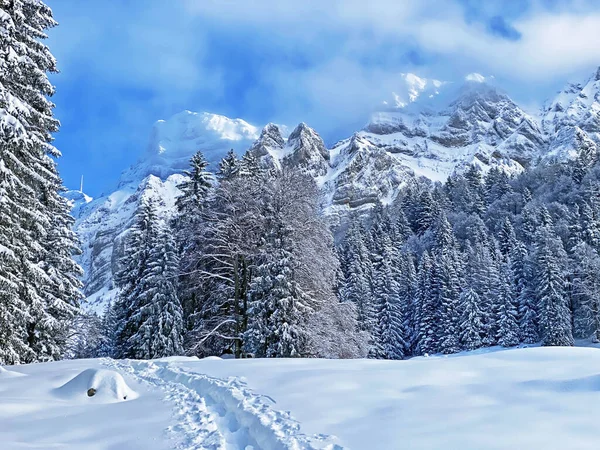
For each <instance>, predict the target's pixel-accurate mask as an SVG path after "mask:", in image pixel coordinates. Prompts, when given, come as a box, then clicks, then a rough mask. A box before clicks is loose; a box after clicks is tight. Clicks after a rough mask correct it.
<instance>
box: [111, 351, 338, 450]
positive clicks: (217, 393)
mask: <svg viewBox="0 0 600 450" xmlns="http://www.w3.org/2000/svg"><path fill="white" fill-rule="evenodd" d="M105 365H107V366H109V367H111V368H113V369H116V370H118V371H121V372H123V373H128V374H129V375H131V376H133V377H134V378H136V379H138V380H139V381H141V382H142V383H146V384H149V385H151V386H153V387H156V388H159V389H161V390H163V391H164V392H165V399H166V400H167V401H168V402H170V403H172V404H174V405H175V410H174V417H173V423H174V425H171V426H170V427H169V428H168V429H167V433H168V434H169V437H170V439H171V440H172V441H173V442H175V445H176V448H177V449H181V450H234V449H242V450H288V449H289V450H304V449H322V450H341V449H342V447H340V446H339V445H336V444H334V443H332V441H334V440H335V438H334V437H332V436H326V435H318V436H312V437H310V436H306V435H304V434H302V432H301V431H300V425H299V423H298V422H297V421H295V420H294V419H293V418H292V417H291V415H290V413H288V412H281V411H276V410H274V409H272V408H271V406H270V404H268V402H269V401H270V402H272V400H271V399H269V398H268V397H265V396H261V395H257V394H255V393H253V392H252V391H251V390H250V389H248V388H247V387H246V386H245V384H244V383H243V382H241V381H240V380H238V379H236V378H230V379H228V380H223V379H220V378H213V377H209V376H207V375H204V374H201V373H196V372H188V371H185V370H183V369H182V368H180V367H178V366H177V365H175V364H172V363H169V362H164V361H128V360H126V361H116V360H111V359H106V360H105Z"/></svg>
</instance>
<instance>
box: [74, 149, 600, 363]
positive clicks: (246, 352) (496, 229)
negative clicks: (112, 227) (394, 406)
mask: <svg viewBox="0 0 600 450" xmlns="http://www.w3.org/2000/svg"><path fill="white" fill-rule="evenodd" d="M206 169H207V163H206V161H205V160H204V158H203V156H202V154H201V153H198V154H196V155H195V156H194V157H193V158H192V161H191V169H190V171H189V172H188V173H187V176H188V178H187V181H186V182H185V183H183V184H182V185H181V186H180V189H181V191H182V196H181V197H179V198H178V200H177V209H178V213H177V215H176V217H175V218H174V219H173V220H170V221H168V222H165V220H164V218H161V217H159V214H158V213H157V211H156V205H153V204H152V202H148V203H144V204H142V206H141V208H140V210H139V212H138V215H137V219H136V224H135V226H134V227H133V229H132V230H131V231H130V233H129V235H128V236H127V238H126V251H125V253H124V254H125V256H124V258H123V259H122V261H121V262H120V267H121V270H120V271H119V273H118V274H117V276H116V281H117V283H118V285H119V287H120V296H119V299H118V301H117V302H116V303H115V304H114V305H111V307H110V308H109V310H108V311H107V313H106V314H105V317H104V318H103V319H102V320H100V319H96V322H95V325H94V326H92V327H91V329H92V331H93V330H96V331H95V332H92V333H91V334H97V335H98V336H99V338H98V339H96V341H95V344H94V345H93V346H92V347H90V346H89V345H88V346H86V349H85V352H84V353H85V354H86V355H88V356H96V355H110V356H114V357H119V358H125V357H130V358H153V357H158V356H166V355H171V354H179V353H182V352H185V353H188V354H195V355H200V356H204V355H221V354H223V353H230V354H232V355H234V356H235V357H244V356H255V357H332V358H341V357H348V358H351V357H363V356H369V357H372V358H383V359H403V358H407V357H410V356H414V355H424V354H432V353H455V352H459V351H462V350H474V349H477V348H481V347H488V346H493V345H501V346H505V347H511V346H517V345H519V344H536V343H542V344H543V345H573V343H574V340H575V339H577V338H580V339H591V340H593V341H597V340H599V339H600V307H599V306H600V305H599V302H600V277H599V276H598V273H600V272H599V269H600V256H599V253H598V252H599V251H600V165H598V163H597V157H596V155H595V153H593V152H589V151H583V152H582V153H581V156H580V157H579V158H578V159H577V160H575V161H571V162H570V163H568V164H558V163H557V164H540V165H538V166H537V167H536V168H533V169H531V170H528V171H525V172H524V173H522V174H519V175H517V176H514V177H511V176H509V175H508V174H507V173H506V172H504V171H502V170H500V169H495V168H493V169H491V170H489V171H488V172H487V173H485V174H484V173H483V172H482V171H481V170H480V169H478V168H477V167H476V166H471V167H469V168H468V169H467V170H466V171H465V172H464V174H456V175H453V176H452V177H450V178H449V179H448V181H447V182H446V183H444V184H441V183H432V182H430V181H427V180H424V179H419V180H413V182H411V183H410V184H409V185H407V186H406V187H405V188H404V189H402V190H401V192H400V193H399V195H398V197H397V198H396V199H395V200H394V201H393V203H392V204H390V205H386V206H384V205H381V204H378V205H377V206H376V207H375V208H372V209H371V210H370V211H368V212H362V213H361V212H355V213H354V214H352V215H351V216H350V217H349V218H348V221H347V228H346V229H345V230H343V231H344V232H343V233H341V232H340V234H341V235H342V236H341V238H340V239H339V242H338V245H337V248H335V247H334V244H333V237H332V233H331V231H330V229H329V227H328V225H327V223H326V221H325V219H324V218H323V217H321V215H320V212H319V207H318V204H319V191H318V189H317V186H316V185H315V182H314V180H313V179H312V178H311V177H310V176H308V175H305V174H303V173H300V172H298V171H295V170H293V169H292V168H289V167H281V168H272V169H270V170H266V169H264V168H263V167H262V166H261V164H260V161H259V160H257V159H256V158H255V157H254V156H253V155H252V153H251V152H248V153H246V154H245V155H244V157H243V158H242V159H241V160H238V159H237V157H236V156H235V154H234V153H233V152H230V153H229V154H228V155H227V156H226V157H225V158H224V159H223V160H222V162H221V164H220V167H219V170H218V172H217V175H216V179H214V178H213V175H211V174H210V173H208V172H207V170H206ZM340 231H341V230H340ZM88 328H89V327H88ZM90 348H92V350H90ZM79 354H80V355H81V352H80V353H79Z"/></svg>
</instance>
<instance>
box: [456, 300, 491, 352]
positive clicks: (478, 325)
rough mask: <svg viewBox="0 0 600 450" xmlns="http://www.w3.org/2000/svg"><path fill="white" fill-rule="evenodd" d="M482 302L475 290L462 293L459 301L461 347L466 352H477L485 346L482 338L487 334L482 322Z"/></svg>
mask: <svg viewBox="0 0 600 450" xmlns="http://www.w3.org/2000/svg"><path fill="white" fill-rule="evenodd" d="M480 302H481V300H480V299H479V296H478V295H477V292H475V291H474V290H473V289H466V290H464V291H463V292H461V295H460V299H459V308H458V309H459V311H460V325H459V334H460V346H461V348H462V349H464V350H476V349H478V348H480V347H481V346H482V345H483V341H482V339H481V337H482V336H483V334H484V332H485V328H484V326H483V322H482V320H481V310H480V309H479V304H480Z"/></svg>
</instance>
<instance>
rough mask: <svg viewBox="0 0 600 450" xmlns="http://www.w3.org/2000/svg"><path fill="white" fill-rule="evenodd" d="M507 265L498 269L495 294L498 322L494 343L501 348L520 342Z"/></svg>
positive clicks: (517, 319)
mask: <svg viewBox="0 0 600 450" xmlns="http://www.w3.org/2000/svg"><path fill="white" fill-rule="evenodd" d="M509 264H510V263H507V264H504V265H503V266H502V267H501V268H500V277H499V280H498V281H499V283H498V286H497V289H496V293H495V294H496V295H495V296H496V304H497V311H496V317H497V321H498V326H497V331H496V341H497V342H498V345H501V346H503V347H514V346H515V345H518V344H519V341H520V336H519V318H518V311H517V305H516V301H515V296H514V291H513V285H512V283H511V273H510V272H509V267H510V266H509Z"/></svg>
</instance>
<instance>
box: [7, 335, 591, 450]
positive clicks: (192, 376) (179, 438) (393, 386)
mask: <svg viewBox="0 0 600 450" xmlns="http://www.w3.org/2000/svg"><path fill="white" fill-rule="evenodd" d="M88 369H91V370H88ZM7 370H8V371H7ZM8 373H13V374H17V375H7V374H8ZM116 373H118V374H120V376H121V377H122V379H123V381H124V382H125V383H126V384H127V385H128V386H130V387H131V388H132V389H133V390H134V391H136V392H138V393H139V397H138V398H135V399H131V400H127V401H112V402H109V403H103V402H98V401H96V400H94V398H93V397H92V398H87V397H84V398H83V399H82V398H79V397H77V398H71V397H68V396H67V397H62V396H57V395H56V389H57V388H60V387H61V386H65V385H66V386H69V388H72V387H74V386H75V382H74V381H73V380H74V379H75V380H77V383H80V382H81V385H80V386H78V387H77V389H76V391H77V392H80V388H81V390H83V389H85V388H87V386H88V385H89V383H84V382H82V380H85V381H90V380H92V379H94V377H96V379H99V380H101V381H102V382H106V385H107V386H109V387H111V386H121V387H122V385H119V383H120V381H119V382H117V380H120V379H121V378H120V377H118V376H116V375H115V374H116ZM83 374H86V375H85V376H84V375H83ZM113 381H114V382H115V383H116V384H113ZM111 389H112V387H111ZM99 392H100V391H98V394H97V395H100V393H99ZM80 393H81V392H80ZM82 395H83V396H85V391H84V392H83V394H82ZM86 400H88V401H86ZM288 411H289V412H288ZM598 415H600V351H599V350H598V349H597V348H581V347H541V348H540V347H537V348H521V349H512V350H500V349H499V348H494V349H490V350H478V351H475V352H471V353H463V354H459V355H453V356H447V357H442V356H432V357H419V358H413V359H410V360H404V361H383V360H323V359H321V360H319V359H248V360H221V359H219V358H207V359H204V360H198V359H196V358H184V357H174V358H166V359H163V360H155V361H128V360H123V361H114V360H110V359H102V360H75V361H62V362H58V363H46V364H33V365H25V366H16V367H9V368H4V370H0V448H1V449H2V450H13V449H22V448H42V449H53V448H60V449H77V450H81V449H86V450H88V449H92V450H96V449H98V450H99V449H103V450H117V449H119V450H121V449H128V450H130V449H133V450H137V449H144V450H161V449H173V448H176V449H185V450H191V449H194V450H206V449H209V450H215V449H218V450H222V449H223V450H230V449H231V450H233V449H242V450H259V449H261V450H271V449H302V450H304V449H313V448H317V449H327V450H336V449H337V450H339V449H341V448H349V449H353V450H380V449H381V450H388V449H389V450H396V449H408V450H413V449H461V450H470V449H473V450H484V449H486V450H487V449H537V448H543V449H545V450H554V449H556V450H559V449H560V450H564V449H569V450H587V449H590V450H591V449H598V448H600V435H599V434H598V432H597V428H598V427H597V417H598ZM334 436H335V437H334Z"/></svg>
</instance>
